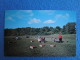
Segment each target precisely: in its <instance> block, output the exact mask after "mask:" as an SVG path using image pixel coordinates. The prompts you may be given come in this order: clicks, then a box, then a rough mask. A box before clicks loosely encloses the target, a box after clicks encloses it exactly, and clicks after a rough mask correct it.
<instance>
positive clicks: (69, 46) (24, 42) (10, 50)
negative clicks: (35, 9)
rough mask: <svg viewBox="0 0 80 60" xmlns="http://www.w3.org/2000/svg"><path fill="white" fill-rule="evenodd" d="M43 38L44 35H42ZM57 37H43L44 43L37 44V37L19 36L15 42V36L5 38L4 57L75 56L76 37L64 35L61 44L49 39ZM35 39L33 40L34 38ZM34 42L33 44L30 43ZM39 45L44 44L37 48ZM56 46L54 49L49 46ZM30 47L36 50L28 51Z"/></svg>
mask: <svg viewBox="0 0 80 60" xmlns="http://www.w3.org/2000/svg"><path fill="white" fill-rule="evenodd" d="M41 36H42V35H41ZM43 36H44V35H43ZM53 36H55V37H57V34H54V35H46V36H44V37H45V38H46V40H47V42H46V43H39V42H38V41H37V36H33V37H31V38H26V37H24V36H21V39H19V40H15V36H7V37H5V41H4V44H5V45H4V55H5V56H75V55H76V35H75V34H64V35H63V43H57V42H53V40H51V37H53ZM34 37H35V38H34ZM31 40H34V42H32V43H31V42H30V41H31ZM39 44H45V46H44V47H42V48H41V47H39ZM51 44H56V47H53V48H52V47H50V46H49V45H51ZM31 45H35V46H36V47H37V48H35V49H30V48H29V47H30V46H31Z"/></svg>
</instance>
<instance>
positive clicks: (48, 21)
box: [44, 20, 55, 24]
mask: <svg viewBox="0 0 80 60" xmlns="http://www.w3.org/2000/svg"><path fill="white" fill-rule="evenodd" d="M44 23H47V24H49V23H55V21H53V20H47V21H44Z"/></svg>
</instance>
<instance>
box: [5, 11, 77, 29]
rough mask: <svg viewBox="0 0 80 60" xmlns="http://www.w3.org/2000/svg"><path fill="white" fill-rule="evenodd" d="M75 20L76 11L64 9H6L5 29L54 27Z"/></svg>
mask: <svg viewBox="0 0 80 60" xmlns="http://www.w3.org/2000/svg"><path fill="white" fill-rule="evenodd" d="M69 22H76V12H75V11H66V10H6V11H5V29H7V28H8V29H15V28H23V27H32V28H41V27H44V26H48V27H56V26H60V27H61V28H62V27H63V25H66V24H67V23H69Z"/></svg>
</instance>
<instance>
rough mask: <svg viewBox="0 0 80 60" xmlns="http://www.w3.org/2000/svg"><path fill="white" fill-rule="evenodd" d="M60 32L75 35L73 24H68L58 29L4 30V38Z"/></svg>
mask: <svg viewBox="0 0 80 60" xmlns="http://www.w3.org/2000/svg"><path fill="white" fill-rule="evenodd" d="M59 32H62V33H63V34H75V33H76V30H75V23H68V24H66V25H64V26H63V28H60V27H59V26H56V27H55V28H54V27H48V26H45V27H42V28H31V27H26V28H16V29H5V36H23V35H51V34H57V33H59Z"/></svg>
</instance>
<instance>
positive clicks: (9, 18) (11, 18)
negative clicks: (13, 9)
mask: <svg viewBox="0 0 80 60" xmlns="http://www.w3.org/2000/svg"><path fill="white" fill-rule="evenodd" d="M5 20H10V21H14V19H13V17H11V16H9V17H7V18H5Z"/></svg>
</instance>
